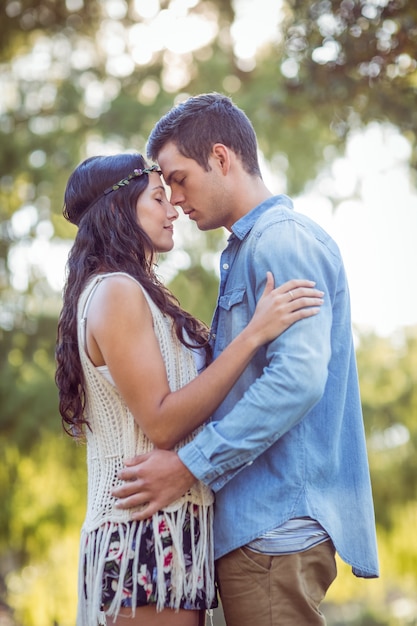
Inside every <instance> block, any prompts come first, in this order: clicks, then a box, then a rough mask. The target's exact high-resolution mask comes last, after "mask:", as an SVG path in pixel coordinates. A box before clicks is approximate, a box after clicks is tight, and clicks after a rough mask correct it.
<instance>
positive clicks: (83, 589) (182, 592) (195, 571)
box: [77, 502, 215, 626]
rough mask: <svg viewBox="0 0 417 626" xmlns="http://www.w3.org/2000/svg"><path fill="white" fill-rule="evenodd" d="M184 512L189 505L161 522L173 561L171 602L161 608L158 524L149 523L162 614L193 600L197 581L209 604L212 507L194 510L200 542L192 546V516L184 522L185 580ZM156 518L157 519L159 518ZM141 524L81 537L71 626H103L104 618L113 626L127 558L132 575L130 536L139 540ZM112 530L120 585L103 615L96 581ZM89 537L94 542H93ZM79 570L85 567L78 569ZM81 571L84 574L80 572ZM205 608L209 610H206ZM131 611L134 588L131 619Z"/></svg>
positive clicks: (99, 583)
mask: <svg viewBox="0 0 417 626" xmlns="http://www.w3.org/2000/svg"><path fill="white" fill-rule="evenodd" d="M187 506H192V505H191V504H190V503H189V502H188V503H187V502H186V503H184V504H183V506H182V507H181V508H180V509H179V510H178V511H177V512H176V514H175V516H173V515H171V514H170V513H168V512H163V514H164V521H165V523H166V525H167V528H169V531H170V534H171V538H172V543H173V545H172V549H173V560H172V572H171V582H172V589H171V598H170V602H169V604H167V597H166V586H165V578H164V551H163V546H162V540H161V536H160V534H159V533H158V520H157V516H156V515H154V516H153V518H152V524H153V531H154V540H155V556H156V563H157V585H156V610H157V611H162V610H163V609H164V608H167V607H168V606H169V608H171V609H176V610H178V609H179V606H180V602H181V599H182V598H183V597H185V598H187V599H188V600H189V601H190V602H193V601H194V600H195V599H196V595H197V591H198V589H199V586H200V585H201V579H202V578H203V580H204V581H205V592H206V594H207V602H208V604H209V603H210V602H211V600H212V599H213V598H214V595H215V585H214V554H213V537H212V527H213V507H212V506H208V507H207V506H198V507H197V510H198V522H199V527H200V536H199V539H198V541H195V533H194V530H195V529H194V521H195V518H194V515H191V516H190V523H191V529H190V530H191V537H192V545H191V554H192V561H193V566H192V568H191V572H189V573H188V574H187V573H186V570H185V560H184V550H183V545H182V536H183V525H184V519H185V515H186V511H187ZM159 514H160V513H159ZM144 523H145V522H143V521H140V522H131V523H130V524H125V523H117V522H110V523H107V524H105V525H104V526H101V527H100V528H99V529H98V530H97V531H95V532H94V533H89V532H86V531H85V530H82V532H81V545H80V559H79V573H78V613H77V626H106V624H107V623H108V622H107V617H110V618H113V619H112V620H110V622H109V623H111V621H115V620H116V618H117V616H118V614H119V611H120V608H121V604H122V600H123V580H124V576H125V574H126V570H127V567H128V563H129V559H131V558H132V556H133V559H134V561H133V571H134V572H138V571H139V568H138V560H139V545H138V543H139V542H136V548H135V552H134V554H132V551H131V548H130V546H132V540H133V538H134V536H135V535H137V536H141V531H142V527H143V524H144ZM115 530H118V531H119V535H120V548H119V553H118V554H117V555H114V558H115V559H118V560H119V563H120V578H119V580H120V581H121V584H119V585H118V587H117V591H116V593H115V595H114V598H113V601H112V603H111V605H110V606H109V607H108V609H107V610H106V611H105V612H104V611H103V610H102V607H101V597H102V580H103V572H104V567H105V562H106V559H105V556H104V555H106V554H107V552H108V548H109V543H110V539H111V536H112V533H113V532H114V531H115ZM94 534H95V541H94ZM84 564H85V565H84ZM84 567H85V569H84ZM209 606H210V604H209ZM135 607H136V584H135V583H134V584H133V595H132V617H134V615H135Z"/></svg>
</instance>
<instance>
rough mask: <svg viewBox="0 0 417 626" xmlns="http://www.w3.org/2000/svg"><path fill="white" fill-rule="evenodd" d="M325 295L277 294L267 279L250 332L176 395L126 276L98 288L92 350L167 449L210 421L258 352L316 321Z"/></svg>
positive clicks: (138, 294)
mask: <svg viewBox="0 0 417 626" xmlns="http://www.w3.org/2000/svg"><path fill="white" fill-rule="evenodd" d="M322 296H323V293H322V292H319V291H317V290H315V289H313V283H312V282H311V281H305V280H292V281H289V282H287V283H285V284H284V285H281V286H280V287H279V288H277V289H273V277H272V274H270V273H268V277H267V283H266V287H265V291H264V294H263V296H262V298H261V299H260V301H259V302H258V305H257V308H256V311H255V313H254V316H253V318H252V319H251V321H250V322H249V324H248V326H247V327H246V328H245V329H244V330H243V331H242V332H241V333H240V334H239V335H238V336H237V337H236V338H235V339H234V340H233V341H232V342H231V343H230V345H229V346H228V347H227V348H226V350H224V352H223V353H222V354H221V355H220V356H219V357H218V358H217V359H216V360H215V361H214V362H213V363H212V364H211V365H210V366H209V367H208V368H206V369H205V370H204V371H203V372H202V373H201V374H200V375H199V376H197V377H196V378H195V379H194V380H192V381H191V382H190V383H188V384H187V385H185V386H184V387H182V388H181V389H179V390H178V391H175V392H171V390H170V388H169V385H168V379H167V374H166V370H165V364H164V361H163V358H162V355H161V351H160V348H159V343H158V340H157V338H156V336H155V332H154V329H153V321H152V314H151V312H150V309H149V306H148V304H147V302H146V299H145V296H144V295H143V292H142V290H141V289H140V287H139V286H138V285H137V284H135V282H134V281H132V280H131V279H129V278H127V277H123V276H115V277H110V278H106V280H104V281H102V282H101V283H100V285H99V286H98V287H97V290H96V292H95V294H94V296H93V298H92V301H91V304H90V307H89V311H88V316H87V351H88V354H89V356H90V358H91V360H92V361H93V363H94V364H95V365H96V366H99V365H104V364H106V365H107V366H108V368H109V370H110V373H111V375H112V377H113V379H114V382H115V384H116V385H117V387H118V389H119V391H120V393H121V394H122V396H123V398H124V399H125V401H126V404H127V406H128V407H129V409H130V411H131V412H132V414H133V416H134V418H135V420H136V421H137V423H138V424H139V425H140V427H141V428H142V429H143V431H144V432H145V433H146V435H147V436H148V437H149V439H151V441H152V442H153V443H154V444H155V446H157V447H158V448H165V449H170V448H172V447H173V446H174V445H175V444H176V443H177V442H178V441H179V440H181V439H183V438H184V437H185V436H186V435H187V434H189V433H190V432H191V431H192V430H194V429H195V428H196V427H197V426H199V425H200V424H202V423H203V422H204V421H206V420H207V419H208V418H209V417H210V415H211V414H212V412H213V411H214V409H215V408H217V406H218V405H219V404H220V403H221V402H222V400H223V399H224V398H225V396H226V395H227V393H228V392H229V390H230V389H231V387H232V386H233V385H234V383H235V382H236V380H237V379H238V378H239V376H240V374H241V373H242V372H243V370H244V369H245V367H246V365H247V364H248V363H249V361H250V359H251V358H252V357H253V355H254V354H255V352H256V351H257V350H258V348H259V347H260V346H261V345H263V344H264V343H267V342H268V341H270V340H272V339H273V338H275V337H276V336H278V335H280V334H281V333H282V332H284V330H286V328H288V327H289V326H290V325H291V324H293V323H294V322H296V321H298V320H300V319H303V318H306V317H310V316H311V315H315V314H316V313H317V312H318V311H319V306H320V305H321V303H322ZM306 307H310V308H306ZM311 307H312V308H311Z"/></svg>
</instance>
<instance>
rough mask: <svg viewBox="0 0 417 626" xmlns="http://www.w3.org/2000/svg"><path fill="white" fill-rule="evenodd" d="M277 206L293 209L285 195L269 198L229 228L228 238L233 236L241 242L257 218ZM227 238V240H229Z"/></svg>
mask: <svg viewBox="0 0 417 626" xmlns="http://www.w3.org/2000/svg"><path fill="white" fill-rule="evenodd" d="M277 204H282V205H283V206H285V207H286V208H287V209H293V208H294V207H293V203H292V200H291V198H289V197H288V196H286V195H285V194H280V195H278V196H271V198H268V199H267V200H264V201H263V202H261V204H258V206H256V207H255V208H254V209H252V210H251V211H249V213H246V215H244V216H243V217H241V218H240V220H238V221H237V222H235V223H234V224H233V226H232V228H231V230H232V234H231V235H230V237H232V236H233V235H235V237H237V238H238V239H240V240H241V241H242V240H243V239H244V238H245V237H246V235H247V234H248V233H249V231H250V230H252V227H253V225H254V224H255V222H256V220H257V219H258V217H260V216H261V215H262V213H264V212H265V211H267V210H268V209H269V208H270V207H272V206H276V205H277ZM230 237H229V239H230Z"/></svg>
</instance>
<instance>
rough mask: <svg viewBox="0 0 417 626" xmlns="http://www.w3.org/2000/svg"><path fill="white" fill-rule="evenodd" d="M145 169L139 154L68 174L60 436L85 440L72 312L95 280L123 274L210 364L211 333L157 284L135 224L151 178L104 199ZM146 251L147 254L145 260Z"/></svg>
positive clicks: (101, 160) (99, 159) (88, 163)
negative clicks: (72, 232)
mask: <svg viewBox="0 0 417 626" xmlns="http://www.w3.org/2000/svg"><path fill="white" fill-rule="evenodd" d="M146 167H147V164H146V162H145V161H144V159H143V157H142V155H140V154H137V153H136V154H119V155H116V156H96V157H91V158H89V159H86V160H85V161H83V163H81V164H80V165H79V166H78V167H77V168H76V169H75V170H74V172H73V173H72V174H71V176H70V178H69V180H68V184H67V188H66V190H65V197H64V209H63V214H64V216H65V217H66V219H67V220H69V221H70V222H71V223H73V224H75V225H77V226H78V232H77V236H76V238H75V241H74V245H73V246H72V248H71V251H70V253H69V257H68V262H67V280H66V284H65V287H64V292H63V308H62V311H61V314H60V317H59V322H58V333H57V344H56V362H57V369H56V375H55V382H56V384H57V387H58V390H59V411H60V413H61V416H62V424H63V427H64V430H65V431H66V432H67V433H68V434H69V435H71V436H73V437H82V436H83V434H84V431H85V427H86V426H88V421H87V420H86V419H85V416H84V408H85V383H84V376H83V371H82V367H81V361H80V355H79V348H78V338H77V305H78V300H79V297H80V294H81V292H82V291H83V289H84V287H85V286H86V284H87V282H88V281H89V280H90V279H91V278H92V277H93V276H95V275H97V274H103V273H107V272H126V273H128V274H130V275H131V276H133V277H134V278H136V279H137V280H138V281H139V282H140V283H141V285H142V286H143V287H144V288H145V289H146V291H147V292H148V294H149V295H150V297H151V298H152V300H153V301H154V302H155V304H156V305H157V306H158V307H159V309H160V310H161V311H162V312H163V313H164V314H166V315H169V316H170V317H171V318H172V320H173V326H174V328H175V332H176V334H177V337H178V339H179V340H180V341H181V342H182V343H183V344H184V345H187V346H190V344H189V343H187V341H186V339H185V338H184V333H183V331H184V330H185V331H186V333H187V335H188V337H189V339H190V341H191V345H193V346H194V347H195V346H201V347H203V348H204V349H205V351H206V361H207V363H208V362H209V361H210V359H211V350H210V345H209V330H208V328H207V327H206V326H205V325H204V324H203V322H200V321H199V320H197V319H195V318H194V317H192V316H191V315H190V314H188V313H186V312H185V311H183V309H182V308H181V307H180V305H179V302H178V300H177V299H176V298H175V297H174V296H173V294H172V293H171V292H170V291H169V290H168V289H167V288H166V287H165V286H164V285H163V284H162V283H161V282H160V281H159V279H158V277H157V276H156V274H155V270H154V265H153V263H152V262H151V261H149V260H148V259H149V252H148V251H149V250H152V251H154V254H153V255H152V256H153V258H155V255H156V251H155V250H154V247H153V245H152V242H151V240H150V239H149V237H148V236H147V235H146V233H145V232H144V231H143V230H142V228H141V227H140V226H139V224H138V222H137V216H136V203H137V200H138V197H139V196H140V194H141V193H142V192H143V191H144V190H145V189H146V187H147V186H148V183H149V176H148V175H147V174H142V175H141V176H138V177H135V178H132V179H131V180H130V181H129V183H128V184H127V185H125V186H121V187H118V188H117V190H115V191H112V192H110V193H107V194H104V191H105V190H107V189H108V188H109V187H111V186H112V185H115V183H117V182H118V181H120V180H122V179H124V178H126V177H127V176H128V175H129V174H131V173H132V172H133V171H134V170H137V169H144V168H146ZM145 251H146V252H148V254H145Z"/></svg>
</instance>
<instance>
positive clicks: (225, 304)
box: [219, 288, 246, 311]
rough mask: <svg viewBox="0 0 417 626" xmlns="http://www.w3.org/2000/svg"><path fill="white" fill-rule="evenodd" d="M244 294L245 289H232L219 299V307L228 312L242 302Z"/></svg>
mask: <svg viewBox="0 0 417 626" xmlns="http://www.w3.org/2000/svg"><path fill="white" fill-rule="evenodd" d="M245 293H246V289H244V288H239V289H233V290H232V291H229V292H228V293H225V294H224V295H223V296H220V298H219V307H221V308H222V309H224V310H225V311H230V309H231V308H232V307H233V306H235V304H240V303H241V302H242V300H243V298H244V296H245Z"/></svg>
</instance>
